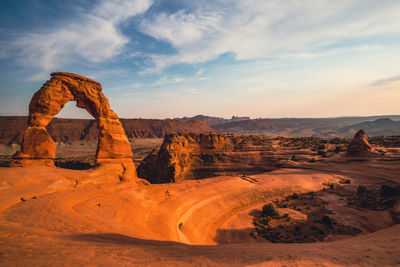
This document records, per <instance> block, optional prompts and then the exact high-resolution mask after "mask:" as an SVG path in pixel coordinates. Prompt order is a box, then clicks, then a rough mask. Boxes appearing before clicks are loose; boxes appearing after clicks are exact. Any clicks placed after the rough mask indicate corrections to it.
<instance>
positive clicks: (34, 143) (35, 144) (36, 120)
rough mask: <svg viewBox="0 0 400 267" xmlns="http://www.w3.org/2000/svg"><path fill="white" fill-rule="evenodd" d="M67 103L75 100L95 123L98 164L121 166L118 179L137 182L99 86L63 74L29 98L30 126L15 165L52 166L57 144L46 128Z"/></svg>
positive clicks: (54, 76)
mask: <svg viewBox="0 0 400 267" xmlns="http://www.w3.org/2000/svg"><path fill="white" fill-rule="evenodd" d="M69 101H76V106H77V107H79V108H84V109H86V110H87V111H88V112H89V114H90V115H92V116H93V118H95V120H96V122H97V129H98V132H99V135H98V142H97V151H96V159H97V163H98V164H99V165H104V164H114V165H115V164H117V165H120V166H121V167H122V169H123V172H122V175H121V177H120V179H121V180H125V181H126V180H135V179H137V176H136V168H135V166H134V164H133V161H132V156H133V155H132V151H131V147H130V144H129V142H128V139H127V138H126V135H125V132H124V129H123V127H122V124H121V122H120V121H119V118H118V116H117V114H116V113H115V112H114V111H113V110H112V109H111V108H110V104H109V102H108V99H107V98H106V97H105V96H104V94H103V93H102V87H101V85H100V83H98V82H96V81H93V80H91V79H89V78H86V77H83V76H80V75H77V74H73V73H66V72H55V73H52V74H51V79H50V80H49V81H47V82H46V83H45V84H44V85H43V86H42V87H41V88H40V89H39V91H37V92H36V93H35V94H34V96H33V97H32V100H31V102H30V104H29V117H28V126H29V127H28V128H27V129H26V130H25V133H24V137H23V141H22V146H21V151H18V152H17V153H16V154H15V155H14V156H13V158H14V164H23V165H24V164H32V163H39V164H46V165H53V164H54V163H53V159H54V158H55V155H56V144H55V142H54V141H53V139H52V138H51V136H50V135H49V133H48V132H47V129H46V126H47V125H48V124H49V122H50V121H51V120H52V119H53V118H54V116H55V115H56V114H58V113H59V112H60V111H61V109H62V108H63V107H64V105H65V104H66V103H68V102H69Z"/></svg>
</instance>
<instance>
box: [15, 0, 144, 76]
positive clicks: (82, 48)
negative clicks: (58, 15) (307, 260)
mask: <svg viewBox="0 0 400 267" xmlns="http://www.w3.org/2000/svg"><path fill="white" fill-rule="evenodd" d="M151 4H152V0H139V1H133V2H132V1H128V0H120V1H118V0H103V1H101V2H100V4H99V5H98V7H97V8H95V9H94V10H93V11H92V12H91V13H89V14H87V15H85V16H82V17H81V19H80V20H79V21H78V22H73V23H69V24H67V25H65V26H63V27H62V28H56V29H50V30H48V31H46V32H40V33H26V34H24V35H23V36H21V37H19V38H17V39H16V40H15V41H14V42H13V46H14V49H16V50H18V58H17V60H18V61H19V62H20V63H21V64H23V65H30V66H36V67H38V68H39V69H40V70H41V72H40V73H38V74H37V75H35V76H34V77H32V79H42V78H47V77H48V73H49V72H51V71H54V70H56V69H58V68H61V67H62V66H64V64H65V63H68V62H70V61H71V60H72V58H74V57H76V56H78V57H79V58H81V59H84V60H87V61H89V62H92V63H99V62H101V61H104V60H107V59H110V58H112V57H113V56H115V55H117V54H118V53H119V52H120V51H121V48H122V47H123V46H124V45H125V44H126V43H127V42H128V38H127V37H125V36H123V35H122V34H121V33H120V32H119V31H118V28H117V26H118V24H119V23H120V22H122V21H124V20H126V19H127V18H129V17H131V16H135V15H138V14H141V13H143V12H145V11H146V10H147V9H148V8H149V7H150V6H151Z"/></svg>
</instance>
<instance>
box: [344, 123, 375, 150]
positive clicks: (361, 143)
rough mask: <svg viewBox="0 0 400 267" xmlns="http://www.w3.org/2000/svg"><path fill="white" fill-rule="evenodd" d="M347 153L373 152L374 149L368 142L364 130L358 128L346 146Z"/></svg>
mask: <svg viewBox="0 0 400 267" xmlns="http://www.w3.org/2000/svg"><path fill="white" fill-rule="evenodd" d="M347 153H348V154H350V155H363V154H371V153H374V149H373V148H372V146H371V144H370V143H369V142H368V139H367V135H366V133H365V131H364V130H362V129H361V130H359V131H358V132H357V133H356V134H355V135H354V138H353V140H352V141H351V142H350V144H349V146H348V147H347Z"/></svg>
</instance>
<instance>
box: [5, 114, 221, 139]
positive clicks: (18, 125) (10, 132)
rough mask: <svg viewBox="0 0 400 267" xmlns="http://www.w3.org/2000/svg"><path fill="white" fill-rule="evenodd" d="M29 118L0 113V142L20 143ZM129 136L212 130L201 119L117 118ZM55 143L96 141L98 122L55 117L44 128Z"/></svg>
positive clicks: (161, 135)
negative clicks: (1, 114)
mask: <svg viewBox="0 0 400 267" xmlns="http://www.w3.org/2000/svg"><path fill="white" fill-rule="evenodd" d="M27 120H28V117H25V116H20V117H16V116H0V144H5V145H11V144H20V143H21V142H22V139H23V133H24V131H25V129H26V127H27V126H28V125H27ZM120 121H121V123H122V126H123V128H124V130H125V134H126V136H127V137H128V139H136V138H163V137H164V135H165V134H166V133H168V132H195V133H207V132H212V131H213V130H212V128H211V127H210V125H209V124H208V123H207V122H206V121H204V120H192V121H187V122H186V121H178V120H171V119H165V120H155V119H120ZM46 129H47V131H48V132H49V134H50V136H51V137H52V138H53V140H54V141H55V142H57V143H71V142H83V141H84V142H86V141H95V140H97V138H98V130H97V123H96V121H95V120H88V119H61V118H54V119H53V120H52V121H51V122H50V123H49V124H48V126H47V127H46Z"/></svg>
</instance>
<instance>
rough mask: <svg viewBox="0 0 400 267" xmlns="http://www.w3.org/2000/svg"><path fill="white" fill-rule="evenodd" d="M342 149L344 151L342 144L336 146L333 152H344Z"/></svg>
mask: <svg viewBox="0 0 400 267" xmlns="http://www.w3.org/2000/svg"><path fill="white" fill-rule="evenodd" d="M342 151H343V149H342V147H341V146H336V147H335V150H334V151H333V152H335V153H340V152H342Z"/></svg>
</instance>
